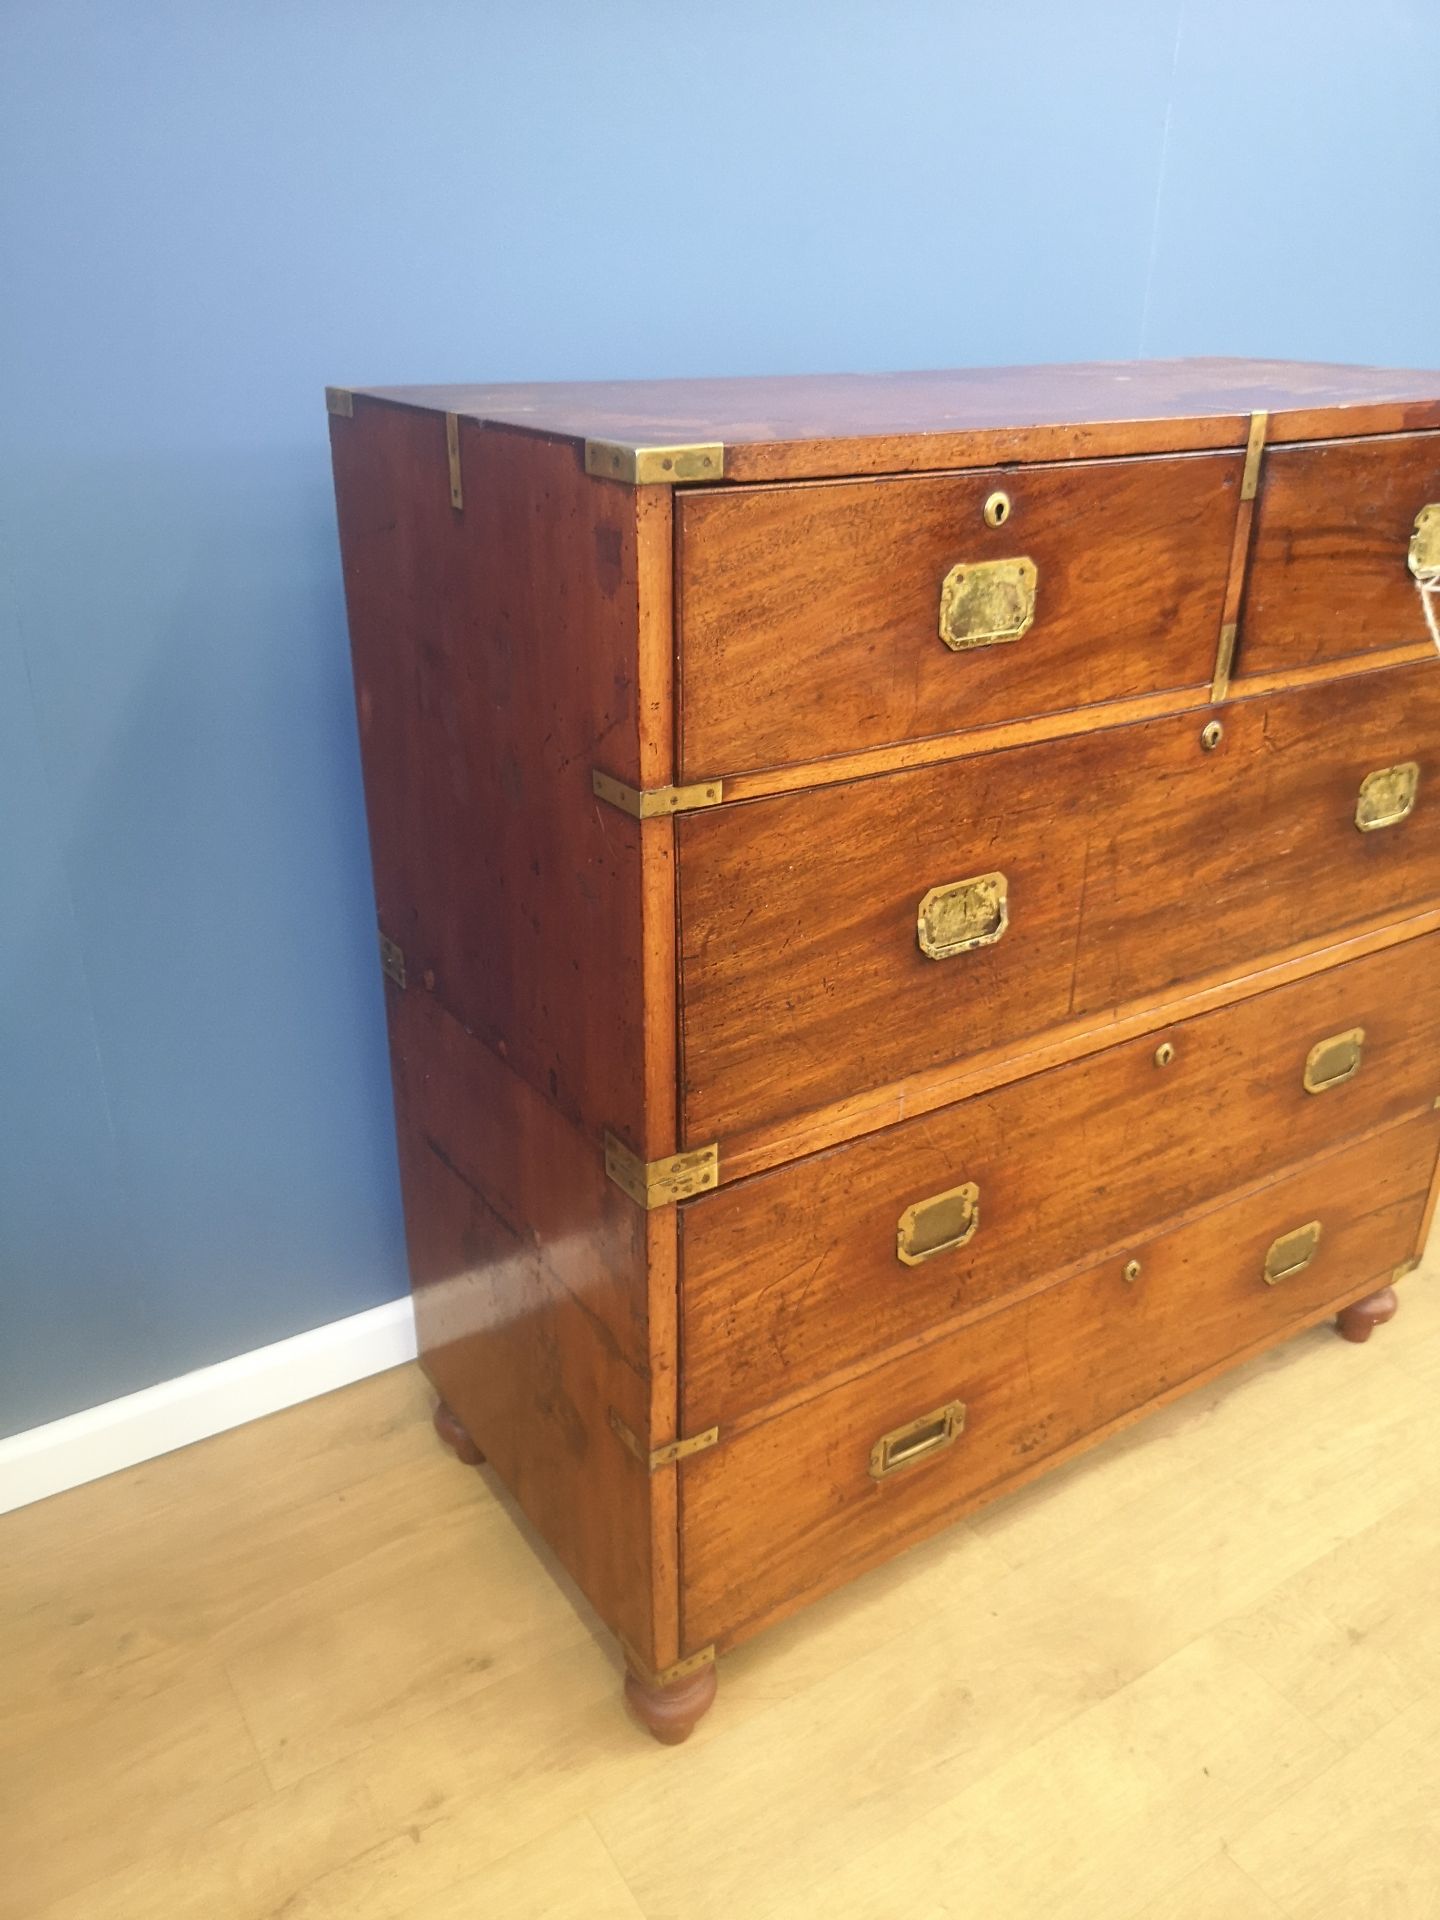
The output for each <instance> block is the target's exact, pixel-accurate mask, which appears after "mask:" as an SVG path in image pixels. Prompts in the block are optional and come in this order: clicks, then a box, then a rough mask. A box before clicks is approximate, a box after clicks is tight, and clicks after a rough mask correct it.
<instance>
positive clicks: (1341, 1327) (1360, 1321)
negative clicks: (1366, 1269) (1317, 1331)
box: [1335, 1287, 1400, 1346]
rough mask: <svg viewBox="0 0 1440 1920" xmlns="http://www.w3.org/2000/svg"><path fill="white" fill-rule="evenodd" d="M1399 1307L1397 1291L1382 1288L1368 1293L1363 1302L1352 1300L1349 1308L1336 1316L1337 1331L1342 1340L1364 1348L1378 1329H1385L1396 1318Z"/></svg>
mask: <svg viewBox="0 0 1440 1920" xmlns="http://www.w3.org/2000/svg"><path fill="white" fill-rule="evenodd" d="M1399 1306H1400V1302H1399V1300H1398V1299H1397V1298H1396V1296H1395V1289H1394V1288H1393V1287H1381V1288H1380V1289H1379V1290H1378V1291H1377V1292H1375V1293H1367V1294H1366V1296H1365V1298H1364V1299H1363V1300H1352V1301H1351V1303H1350V1305H1349V1306H1348V1307H1342V1309H1341V1310H1340V1312H1339V1314H1338V1315H1337V1316H1336V1320H1335V1327H1336V1330H1337V1332H1338V1333H1339V1334H1340V1336H1341V1338H1342V1339H1345V1340H1350V1341H1353V1342H1354V1343H1355V1345H1356V1346H1363V1345H1364V1343H1365V1342H1366V1341H1367V1340H1368V1339H1369V1338H1370V1336H1371V1334H1372V1333H1373V1332H1374V1331H1375V1329H1376V1327H1383V1326H1384V1325H1385V1322H1386V1321H1387V1320H1393V1319H1394V1318H1395V1315H1396V1313H1397V1311H1398V1310H1399Z"/></svg>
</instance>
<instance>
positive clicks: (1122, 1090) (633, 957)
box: [328, 361, 1440, 1740]
mask: <svg viewBox="0 0 1440 1920" xmlns="http://www.w3.org/2000/svg"><path fill="white" fill-rule="evenodd" d="M328 405H329V410H330V413H331V416H332V418H331V422H330V425H331V440H332V449H333V456H334V464H335V474H336V485H337V495H338V501H339V517H340V531H341V544H342V553H343V561H344V573H345V586H346V595H347V601H348V608H349V619H350V629H351V637H352V643H353V651H354V660H355V678H356V689H357V699H358V706H359V716H360V731H361V742H362V752H363V760H364V773H365V787H366V798H367V807H368V814H369V825H370V836H371V846H372V853H373V859H374V870H375V884H376V893H377V904H378V913H379V925H380V936H381V937H380V947H381V955H382V961H383V966H384V971H385V975H386V979H387V987H386V994H387V1004H388V1017H389V1031H390V1043H391V1056H392V1063H393V1076H394V1086H395V1098H396V1111H397V1121H398V1135H399V1150H400V1159H401V1171H402V1184H403V1191H404V1200H405V1212H406V1229H407V1236H408V1243H409V1253H410V1261H411V1267H412V1273H413V1280H414V1289H415V1296H416V1312H417V1317H418V1322H419V1328H420V1340H421V1348H422V1354H423V1359H424V1364H425V1366H426V1368H427V1370H428V1372H429V1374H430V1376H431V1378H432V1379H433V1381H434V1382H435V1385H436V1387H437V1389H438V1391H439V1394H440V1396H441V1404H440V1406H439V1408H438V1409H437V1416H436V1418H437V1425H438V1426H439V1427H440V1429H441V1431H442V1433H443V1434H444V1435H445V1436H446V1437H447V1438H448V1439H449V1440H450V1441H451V1442H452V1444H453V1445H455V1446H456V1448H457V1451H459V1452H460V1454H461V1456H462V1458H465V1459H468V1460H472V1461H475V1460H479V1459H480V1458H481V1457H482V1453H483V1457H484V1458H485V1459H487V1460H488V1461H489V1462H490V1463H491V1465H492V1467H493V1469H494V1471H495V1472H496V1473H497V1474H498V1475H499V1476H500V1478H501V1479H502V1480H503V1481H504V1482H505V1484H506V1485H507V1486H508V1487H509V1488H510V1489H511V1491H512V1493H513V1495H514V1497H515V1499H516V1500H517V1501H518V1503H519V1505H520V1507H521V1508H522V1509H523V1511H524V1512H525V1514H526V1515H528V1517H529V1519H530V1521H531V1522H532V1523H533V1525H534V1526H535V1528H536V1529H537V1530H538V1532H539V1533H540V1534H541V1535H542V1536H543V1537H544V1539H545V1540H546V1541H548V1542H549V1544H550V1546H551V1547H552V1548H553V1550H554V1551H555V1553H556V1554H557V1556H558V1558H559V1559H560V1561H561V1562H562V1563H563V1565H564V1566H565V1567H566V1568H567V1569H568V1570H569V1572H570V1574H571V1575H573V1577H574V1579H575V1580H576V1582H577V1583H578V1585H579V1587H580V1588H581V1589H582V1590H583V1592H584V1593H585V1595H586V1596H588V1598H589V1600H590V1601H591V1602H592V1603H593V1605H594V1608H595V1610H596V1612H597V1614H598V1615H599V1617H600V1618H601V1620H602V1621H603V1622H604V1623H605V1625H606V1626H607V1627H608V1628H609V1629H611V1630H612V1631H613V1632H614V1633H615V1634H616V1635H617V1636H618V1638H619V1640H620V1642H621V1643H622V1645H623V1648H624V1654H625V1660H626V1664H627V1669H628V1672H627V1680H626V1691H627V1694H628V1696H629V1698H630V1700H631V1703H632V1706H633V1707H634V1709H635V1711H636V1712H637V1714H638V1715H639V1717H640V1718H641V1719H642V1721H644V1723H645V1724H646V1725H648V1726H649V1727H650V1728H651V1730H652V1731H653V1732H655V1733H656V1734H657V1735H658V1736H659V1737H661V1738H662V1739H668V1740H676V1739H682V1738H683V1737H684V1736H685V1734H686V1733H687V1732H688V1731H689V1730H690V1728H691V1726H692V1725H693V1724H694V1722H695V1720H696V1719H697V1718H698V1716H699V1715H700V1714H701V1713H702V1712H703V1711H704V1709H705V1708H706V1706H708V1704H709V1702H710V1700H711V1698H712V1696H713V1693H714V1687H715V1672H714V1662H715V1657H716V1654H717V1653H723V1651H724V1650H725V1649H726V1648H727V1647H729V1646H731V1645H733V1644H734V1643H735V1642H737V1641H738V1640H740V1639H742V1638H744V1637H746V1636H748V1635H749V1634H751V1633H753V1632H755V1631H756V1630H758V1629H759V1628H761V1627H763V1626H764V1625H765V1624H766V1623H767V1622H770V1621H773V1620H775V1619H776V1618H778V1617H779V1616H781V1615H783V1614H785V1613H788V1612H789V1611H791V1610H792V1609H794V1608H796V1607H798V1606H799V1605H801V1604H802V1603H803V1602H804V1601H806V1600H807V1599H810V1598H812V1597H813V1596H815V1595H817V1594H819V1593H821V1592H823V1591H824V1590H826V1589H827V1588H830V1587H832V1586H834V1585H836V1584H837V1583H839V1582H841V1581H843V1580H845V1579H847V1578H848V1577H850V1576H852V1575H854V1574H855V1573H857V1572H859V1571H860V1570H861V1569H863V1568H866V1567H868V1566H871V1565H873V1564H875V1563H876V1562H878V1561H880V1560H882V1559H884V1558H886V1557H887V1556H889V1555H892V1554H894V1553H896V1552H898V1551H900V1550H901V1549H902V1548H904V1547H905V1546H907V1545H909V1544H910V1543H912V1542H914V1541H915V1540H917V1539H919V1538H921V1537H923V1536H924V1535H926V1534H928V1533H930V1532H932V1531H934V1530H935V1529H936V1528H938V1527H940V1526H943V1525H944V1524H945V1523H946V1522H947V1521H949V1520H951V1519H953V1518H954V1517H955V1516H956V1515H957V1514H959V1513H962V1512H964V1511H965V1510H966V1509H968V1508H970V1507H973V1506H974V1505H976V1504H977V1503H979V1502H981V1501H984V1500H986V1499H988V1498H991V1497H993V1496H994V1495H996V1494H997V1493H999V1492H1002V1491H1004V1490H1007V1489H1009V1488H1011V1487H1014V1486H1015V1485H1016V1484H1017V1483H1018V1482H1019V1481H1021V1480H1023V1479H1025V1478H1027V1477H1029V1476H1031V1475H1034V1474H1035V1473H1037V1472H1040V1471H1043V1470H1044V1469H1045V1468H1046V1467H1047V1466H1050V1465H1053V1464H1054V1463H1056V1462H1058V1461H1060V1460H1062V1459H1064V1458H1065V1457H1066V1456H1067V1455H1069V1454H1072V1453H1074V1452H1075V1451H1076V1450H1077V1449H1079V1448H1081V1447H1083V1446H1085V1445H1087V1444H1089V1443H1091V1442H1093V1441H1094V1440H1096V1439H1097V1438H1098V1437H1100V1436H1102V1435H1103V1434H1105V1433H1107V1432H1110V1431H1112V1430H1114V1429H1115V1428H1116V1427H1118V1426H1120V1425H1122V1424H1124V1423H1125V1422H1127V1421H1129V1420H1131V1419H1133V1418H1135V1417H1137V1416H1138V1415H1139V1414H1141V1413H1143V1412H1144V1411H1145V1410H1147V1409H1149V1408H1152V1407H1154V1406H1156V1405H1158V1404H1160V1403H1161V1402H1163V1401H1165V1400H1166V1399H1168V1398H1170V1397H1172V1396H1174V1395H1175V1394H1177V1393H1180V1392H1182V1391H1184V1390H1185V1389H1186V1388H1187V1387H1190V1386H1193V1385H1195V1384H1196V1383H1198V1382H1199V1381H1201V1380H1204V1379H1206V1378H1207V1377H1210V1376H1212V1375H1214V1374H1215V1373H1216V1372H1217V1371H1219V1370H1220V1369H1222V1368H1224V1367H1226V1366H1228V1365H1230V1364H1232V1363H1234V1362H1235V1361H1237V1360H1239V1359H1241V1358H1243V1357H1245V1356H1247V1355H1249V1354H1252V1353H1254V1352H1256V1351H1257V1350H1259V1349H1261V1348H1263V1347H1265V1346H1267V1345H1269V1344H1270V1343H1273V1342H1275V1341H1278V1340H1282V1339H1284V1338H1285V1337H1286V1336H1287V1335H1290V1334H1292V1333H1294V1332H1295V1331H1296V1330H1297V1329H1299V1328H1302V1327H1305V1326H1307V1325H1310V1324H1313V1323H1314V1322H1316V1321H1318V1320H1320V1319H1323V1318H1325V1317H1327V1316H1330V1315H1336V1316H1338V1322H1339V1326H1340V1330H1341V1332H1342V1333H1345V1334H1346V1335H1348V1336H1349V1337H1350V1338H1351V1339H1357V1340H1358V1339H1363V1338H1364V1337H1365V1336H1366V1335H1368V1333H1369V1331H1370V1329H1371V1328H1372V1326H1374V1325H1375V1324H1377V1323H1378V1322H1380V1321H1382V1320H1384V1319H1387V1318H1388V1317H1389V1315H1390V1314H1391V1312H1393V1310H1394V1295H1393V1293H1392V1292H1391V1291H1390V1283H1391V1281H1392V1280H1393V1279H1394V1278H1395V1277H1396V1276H1397V1275H1399V1274H1400V1273H1402V1272H1404V1271H1405V1270H1407V1269H1408V1268H1409V1267H1410V1266H1412V1265H1413V1264H1414V1263H1415V1260H1416V1258H1417V1257H1418V1254H1419V1251H1420V1248H1421V1246H1422V1244H1423V1241H1424V1237H1425V1233H1426V1230H1427V1227H1428V1224H1429V1218H1430V1212H1431V1209H1432V1206H1433V1203H1434V1198H1435V1191H1436V1188H1435V1169H1436V1156H1437V1147H1440V1111H1437V1097H1440V770H1437V767H1436V764H1435V763H1436V741H1437V738H1440V659H1437V643H1436V640H1435V639H1434V638H1433V637H1432V636H1433V634H1434V631H1435V629H1434V624H1433V622H1434V606H1433V601H1432V599H1431V598H1430V595H1431V594H1432V592H1433V590H1434V589H1435V587H1436V584H1437V578H1440V375H1431V374H1404V373H1388V372H1382V371H1378V370H1374V369H1363V368H1339V367H1306V366H1291V365H1285V364H1278V363H1258V362H1243V361H1190V362H1174V363H1169V364H1164V363H1136V364H1129V365H1115V366H1077V367H1051V368H1036V369H1029V370H1025V369H1014V368H1011V369H1000V370H995V371H990V372H979V371H966V372H957V373H947V374H905V375H895V376H888V377H880V376H873V377H872V376H847V377H838V378H815V379H780V380H744V381H720V380H714V381H694V382H655V383H623V384H615V385H588V386H532V387H495V388H469V387H453V388H451V387H435V388H405V389H393V390H392V389H375V390H370V391H353V392H352V391H349V390H345V389H331V390H330V393H329V395H328ZM479 1577H480V1575H479V1572H478V1570H477V1578H479Z"/></svg>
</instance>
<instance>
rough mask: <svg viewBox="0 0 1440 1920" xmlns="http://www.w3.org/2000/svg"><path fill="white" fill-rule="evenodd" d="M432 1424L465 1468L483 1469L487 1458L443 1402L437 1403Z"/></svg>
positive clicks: (438, 1401)
mask: <svg viewBox="0 0 1440 1920" xmlns="http://www.w3.org/2000/svg"><path fill="white" fill-rule="evenodd" d="M431 1424H432V1425H433V1426H434V1428H435V1431H436V1433H438V1434H439V1436H440V1438H441V1439H442V1440H443V1441H444V1442H445V1444H446V1446H447V1447H449V1448H450V1449H451V1450H452V1452H453V1453H454V1454H455V1457H456V1458H457V1459H458V1460H459V1462H460V1464H461V1466H463V1467H483V1466H484V1464H485V1456H484V1454H483V1453H482V1452H481V1451H480V1449H479V1448H478V1447H477V1446H476V1444H475V1442H474V1441H473V1440H472V1439H471V1438H470V1435H469V1434H468V1433H467V1432H466V1431H465V1429H464V1427H463V1426H461V1424H460V1422H459V1421H458V1420H457V1419H456V1417H455V1415H454V1414H453V1413H452V1412H451V1411H450V1409H449V1407H447V1406H446V1404H445V1402H444V1401H443V1400H437V1401H436V1402H435V1411H434V1413H433V1414H432V1415H431Z"/></svg>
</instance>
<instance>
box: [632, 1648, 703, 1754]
mask: <svg viewBox="0 0 1440 1920" xmlns="http://www.w3.org/2000/svg"><path fill="white" fill-rule="evenodd" d="M625 1698H626V1700H627V1702H628V1703H629V1706H630V1711H631V1712H632V1713H633V1714H634V1716H635V1718H636V1719H637V1720H638V1721H639V1722H640V1724H641V1726H642V1727H644V1728H645V1729H646V1730H647V1731H648V1732H650V1733H653V1734H654V1736H655V1738H656V1739H657V1740H659V1741H661V1742H662V1743H663V1744H664V1745H665V1746H667V1747H678V1746H679V1744H680V1742H681V1741H682V1740H688V1739H689V1738H690V1735H691V1734H692V1733H693V1732H694V1731H695V1726H696V1723H697V1722H698V1721H699V1720H700V1719H701V1718H702V1716H703V1715H704V1713H705V1711H706V1709H707V1708H708V1707H709V1705H710V1703H711V1701H712V1700H713V1699H714V1698H715V1663H714V1662H713V1661H712V1662H711V1663H710V1665H709V1666H706V1667H701V1668H699V1669H698V1670H697V1671H696V1672H695V1673H687V1674H686V1675H685V1678H684V1679H683V1680H672V1681H671V1683H670V1685H669V1686H668V1687H655V1686H652V1685H651V1684H650V1682H649V1681H648V1680H642V1679H641V1678H640V1676H639V1675H638V1674H637V1673H627V1674H626V1675H625Z"/></svg>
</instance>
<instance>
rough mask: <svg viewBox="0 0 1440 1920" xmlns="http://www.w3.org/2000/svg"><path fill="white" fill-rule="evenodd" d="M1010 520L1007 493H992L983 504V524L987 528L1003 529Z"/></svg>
mask: <svg viewBox="0 0 1440 1920" xmlns="http://www.w3.org/2000/svg"><path fill="white" fill-rule="evenodd" d="M1009 518H1010V496H1009V494H1008V493H992V494H991V496H990V498H989V499H988V500H987V501H986V502H985V524H986V526H987V527H1003V526H1004V524H1005V522H1006V521H1007V520H1008V519H1009Z"/></svg>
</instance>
